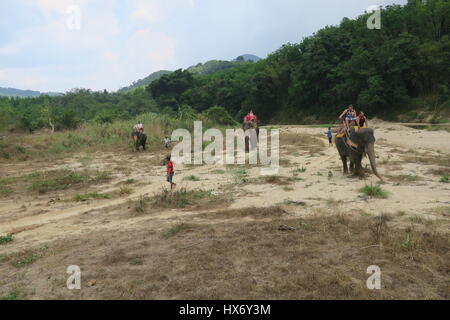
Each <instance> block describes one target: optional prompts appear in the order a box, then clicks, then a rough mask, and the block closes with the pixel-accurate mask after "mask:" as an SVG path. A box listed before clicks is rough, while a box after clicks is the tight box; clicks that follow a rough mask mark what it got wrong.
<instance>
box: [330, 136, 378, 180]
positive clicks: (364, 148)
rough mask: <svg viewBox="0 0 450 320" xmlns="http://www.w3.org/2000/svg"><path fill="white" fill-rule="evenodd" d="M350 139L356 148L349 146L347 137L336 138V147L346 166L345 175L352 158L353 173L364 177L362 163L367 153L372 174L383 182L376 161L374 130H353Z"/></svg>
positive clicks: (351, 167)
mask: <svg viewBox="0 0 450 320" xmlns="http://www.w3.org/2000/svg"><path fill="white" fill-rule="evenodd" d="M348 138H349V139H350V140H351V141H352V142H353V143H354V144H355V145H356V147H352V146H350V145H349V143H348V142H347V136H346V135H344V136H343V137H339V138H338V137H336V147H337V149H338V151H339V155H340V156H341V160H342V164H343V165H344V173H346V174H347V173H348V168H347V158H350V171H351V173H354V174H356V175H358V176H360V177H364V172H363V168H362V166H361V161H362V158H363V155H364V153H366V154H367V156H368V157H369V160H370V166H371V167H372V172H373V173H374V174H375V175H376V176H377V177H378V178H379V179H380V180H381V181H383V178H382V177H381V176H380V175H379V174H378V171H377V165H376V161H375V136H374V131H373V129H371V128H363V129H359V132H356V131H355V129H353V128H352V129H350V132H349V134H348Z"/></svg>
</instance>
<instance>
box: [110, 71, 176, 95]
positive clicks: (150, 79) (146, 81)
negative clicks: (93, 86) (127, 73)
mask: <svg viewBox="0 0 450 320" xmlns="http://www.w3.org/2000/svg"><path fill="white" fill-rule="evenodd" d="M169 73H172V71H167V70H160V71H157V72H153V73H152V74H151V75H149V76H148V77H145V78H144V79H140V80H137V81H135V82H133V84H131V85H130V86H128V87H124V88H121V89H119V92H127V91H130V90H133V89H136V88H139V87H142V86H148V85H149V84H150V83H152V82H153V81H155V80H158V79H159V78H161V77H162V76H163V75H165V74H169Z"/></svg>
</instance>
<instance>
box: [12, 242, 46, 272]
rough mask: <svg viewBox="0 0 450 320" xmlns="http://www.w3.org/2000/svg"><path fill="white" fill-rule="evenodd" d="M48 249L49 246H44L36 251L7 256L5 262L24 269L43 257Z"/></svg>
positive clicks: (31, 250)
mask: <svg viewBox="0 0 450 320" xmlns="http://www.w3.org/2000/svg"><path fill="white" fill-rule="evenodd" d="M47 249H48V247H47V246H42V247H39V248H36V249H28V250H25V251H20V252H16V253H12V254H9V255H7V256H5V257H4V259H3V260H5V261H9V262H11V265H12V266H13V267H15V268H23V267H26V266H28V265H31V264H33V263H35V262H36V261H37V260H38V259H39V258H41V257H43V256H44V254H45V252H46V250H47Z"/></svg>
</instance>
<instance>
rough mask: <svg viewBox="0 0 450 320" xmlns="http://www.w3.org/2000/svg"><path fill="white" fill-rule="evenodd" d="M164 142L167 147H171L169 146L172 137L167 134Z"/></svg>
mask: <svg viewBox="0 0 450 320" xmlns="http://www.w3.org/2000/svg"><path fill="white" fill-rule="evenodd" d="M163 144H164V147H165V148H166V149H169V146H170V138H169V137H167V136H166V137H165V138H164V140H163Z"/></svg>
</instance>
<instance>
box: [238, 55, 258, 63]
mask: <svg viewBox="0 0 450 320" xmlns="http://www.w3.org/2000/svg"><path fill="white" fill-rule="evenodd" d="M259 60H261V58H260V57H258V56H255V55H254V54H243V55H241V56H239V57H237V58H236V59H235V61H247V62H248V61H252V62H258V61H259Z"/></svg>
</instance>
